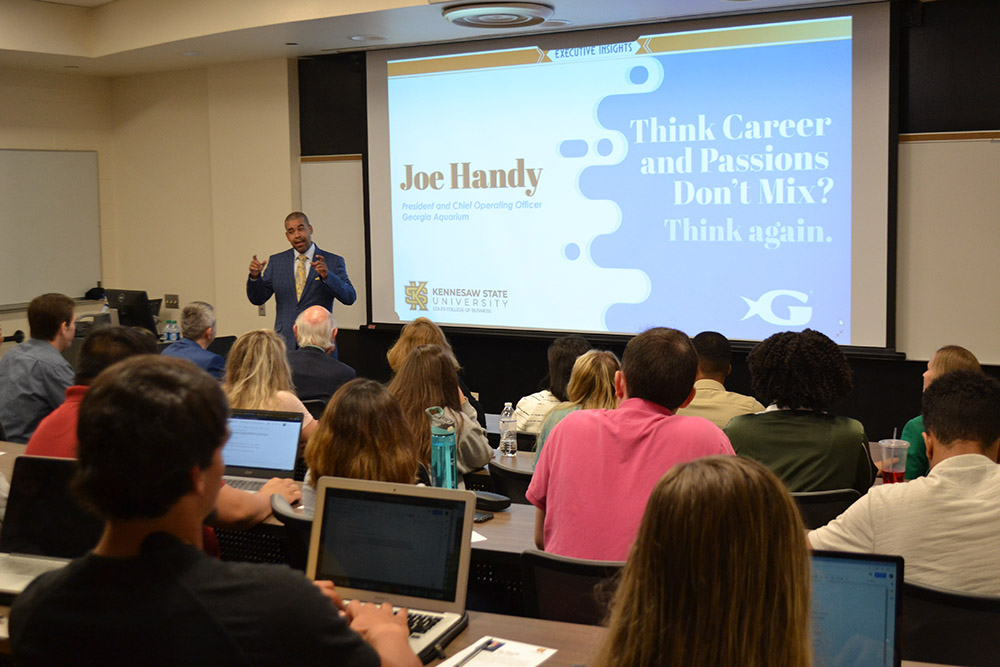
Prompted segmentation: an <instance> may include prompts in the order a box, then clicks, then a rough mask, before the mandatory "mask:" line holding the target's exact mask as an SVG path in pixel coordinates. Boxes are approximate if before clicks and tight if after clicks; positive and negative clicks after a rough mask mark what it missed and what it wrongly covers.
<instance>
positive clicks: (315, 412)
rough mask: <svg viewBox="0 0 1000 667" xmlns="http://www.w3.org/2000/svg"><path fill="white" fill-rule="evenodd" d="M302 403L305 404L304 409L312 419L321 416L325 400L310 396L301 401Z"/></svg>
mask: <svg viewBox="0 0 1000 667" xmlns="http://www.w3.org/2000/svg"><path fill="white" fill-rule="evenodd" d="M302 405H304V406H306V410H308V411H309V414H311V415H312V416H313V419H319V418H320V417H322V416H323V411H324V410H326V401H324V400H323V399H322V398H311V399H309V400H308V401H302Z"/></svg>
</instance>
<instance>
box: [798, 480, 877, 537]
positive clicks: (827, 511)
mask: <svg viewBox="0 0 1000 667" xmlns="http://www.w3.org/2000/svg"><path fill="white" fill-rule="evenodd" d="M860 497H861V494H860V493H858V492H857V490H856V489H834V490H832V491H802V492H799V493H793V494H792V498H794V499H795V504H796V505H798V506H799V513H801V514H802V522H803V523H804V524H805V525H806V528H809V529H810V530H812V529H814V528H820V527H821V526H825V525H826V524H828V523H830V522H831V521H833V520H834V519H836V518H837V517H838V516H840V515H841V513H843V511H844V510H846V509H847V508H848V507H850V506H851V505H853V504H854V501H855V500H857V499H858V498H860Z"/></svg>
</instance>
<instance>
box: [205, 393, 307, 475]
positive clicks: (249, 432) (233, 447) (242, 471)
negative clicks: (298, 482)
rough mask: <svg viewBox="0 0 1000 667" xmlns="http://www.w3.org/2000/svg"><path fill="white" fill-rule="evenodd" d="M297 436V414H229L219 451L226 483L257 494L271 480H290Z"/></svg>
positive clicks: (299, 417) (299, 426) (299, 424)
mask: <svg viewBox="0 0 1000 667" xmlns="http://www.w3.org/2000/svg"><path fill="white" fill-rule="evenodd" d="M301 433H302V413H301V412H276V411H274V410H233V412H232V414H231V415H230V417H229V440H227V441H226V444H225V446H224V447H223V448H222V458H223V460H224V461H225V462H226V474H225V478H224V479H225V480H226V483H227V484H229V485H230V486H232V487H233V488H237V489H244V490H246V491H258V490H260V487H262V486H264V484H265V483H266V482H267V480H269V479H271V478H272V477H291V476H292V473H293V472H294V471H295V457H296V455H297V454H298V451H299V434H301Z"/></svg>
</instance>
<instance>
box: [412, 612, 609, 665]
mask: <svg viewBox="0 0 1000 667" xmlns="http://www.w3.org/2000/svg"><path fill="white" fill-rule="evenodd" d="M605 632H607V631H606V630H605V629H604V628H601V627H595V626H591V625H577V624H576V623H559V622H557V621H542V620H539V619H537V618H522V617H519V616H504V615H502V614H487V613H484V612H479V611H470V612H469V627H467V628H466V629H465V630H463V631H462V634H460V635H459V636H458V637H455V639H454V640H453V641H452V642H451V643H450V644H448V646H447V647H445V650H444V653H445V655H446V656H448V657H449V658H450V657H451V656H453V655H455V654H456V653H458V652H459V651H461V650H462V649H463V648H465V647H466V646H469V645H470V644H474V643H476V642H478V641H479V640H480V639H482V638H483V637H487V636H489V637H498V638H500V639H511V640H513V641H518V642H524V643H526V644H535V645H537V646H546V647H548V648H554V649H558V650H557V652H556V654H555V655H553V656H552V657H551V658H549V659H548V660H546V661H545V662H544V663H543V665H544V667H574V666H575V665H585V664H589V663H591V662H593V660H594V655H595V654H596V653H597V649H598V647H599V646H600V644H601V641H602V640H603V639H604V634H605ZM441 662H443V661H442V660H435V661H434V662H432V663H430V664H431V665H438V664H440V663H441ZM473 665H475V661H472V662H471V663H470V667H472V666H473Z"/></svg>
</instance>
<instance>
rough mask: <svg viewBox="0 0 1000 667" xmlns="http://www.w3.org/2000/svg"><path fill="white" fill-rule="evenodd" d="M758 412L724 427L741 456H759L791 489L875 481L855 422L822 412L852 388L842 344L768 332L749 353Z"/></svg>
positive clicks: (806, 334) (814, 334)
mask: <svg viewBox="0 0 1000 667" xmlns="http://www.w3.org/2000/svg"><path fill="white" fill-rule="evenodd" d="M747 365H748V366H749V368H750V381H751V385H752V387H753V391H754V394H755V395H756V396H757V398H758V399H760V401H761V403H763V404H764V405H766V406H768V407H767V409H766V410H765V411H764V412H761V413H758V414H754V415H742V416H739V417H734V418H733V419H732V421H730V422H729V424H727V425H726V428H725V429H724V430H725V432H726V435H727V436H729V441H730V443H732V445H733V449H734V450H735V451H736V453H737V454H738V455H740V456H744V457H746V458H750V459H754V460H757V461H760V462H761V463H763V464H764V465H766V466H767V467H768V468H770V469H771V470H772V471H774V473H775V474H776V475H777V476H778V477H780V478H781V480H782V481H783V482H784V483H785V484H786V485H787V486H788V489H789V490H790V491H793V492H795V491H828V490H832V489H845V488H853V489H857V490H858V491H859V492H860V493H864V492H865V491H866V490H867V489H868V488H869V487H870V486H871V484H872V480H873V479H874V478H875V468H874V466H873V465H872V463H871V458H870V457H869V455H868V438H867V436H866V435H865V429H864V427H863V426H862V425H861V423H860V422H858V421H856V420H854V419H849V418H847V417H837V416H834V415H831V414H829V413H827V412H826V410H827V408H829V407H830V406H831V405H832V404H834V403H836V402H837V401H840V400H842V399H843V398H845V397H846V396H847V395H848V394H849V393H850V392H851V389H852V388H853V384H852V382H851V367H850V366H849V365H848V363H847V357H845V356H844V353H843V352H842V351H841V349H840V347H839V346H838V345H837V344H836V343H834V342H833V341H832V340H830V339H829V338H827V337H826V336H824V335H823V334H821V333H820V332H818V331H813V330H812V329H806V330H805V331H802V332H794V331H785V332H783V333H778V334H774V335H773V336H771V337H770V338H768V339H767V340H764V341H763V342H761V343H760V344H758V345H757V347H755V348H754V349H753V350H752V351H751V352H750V354H749V355H748V356H747Z"/></svg>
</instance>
